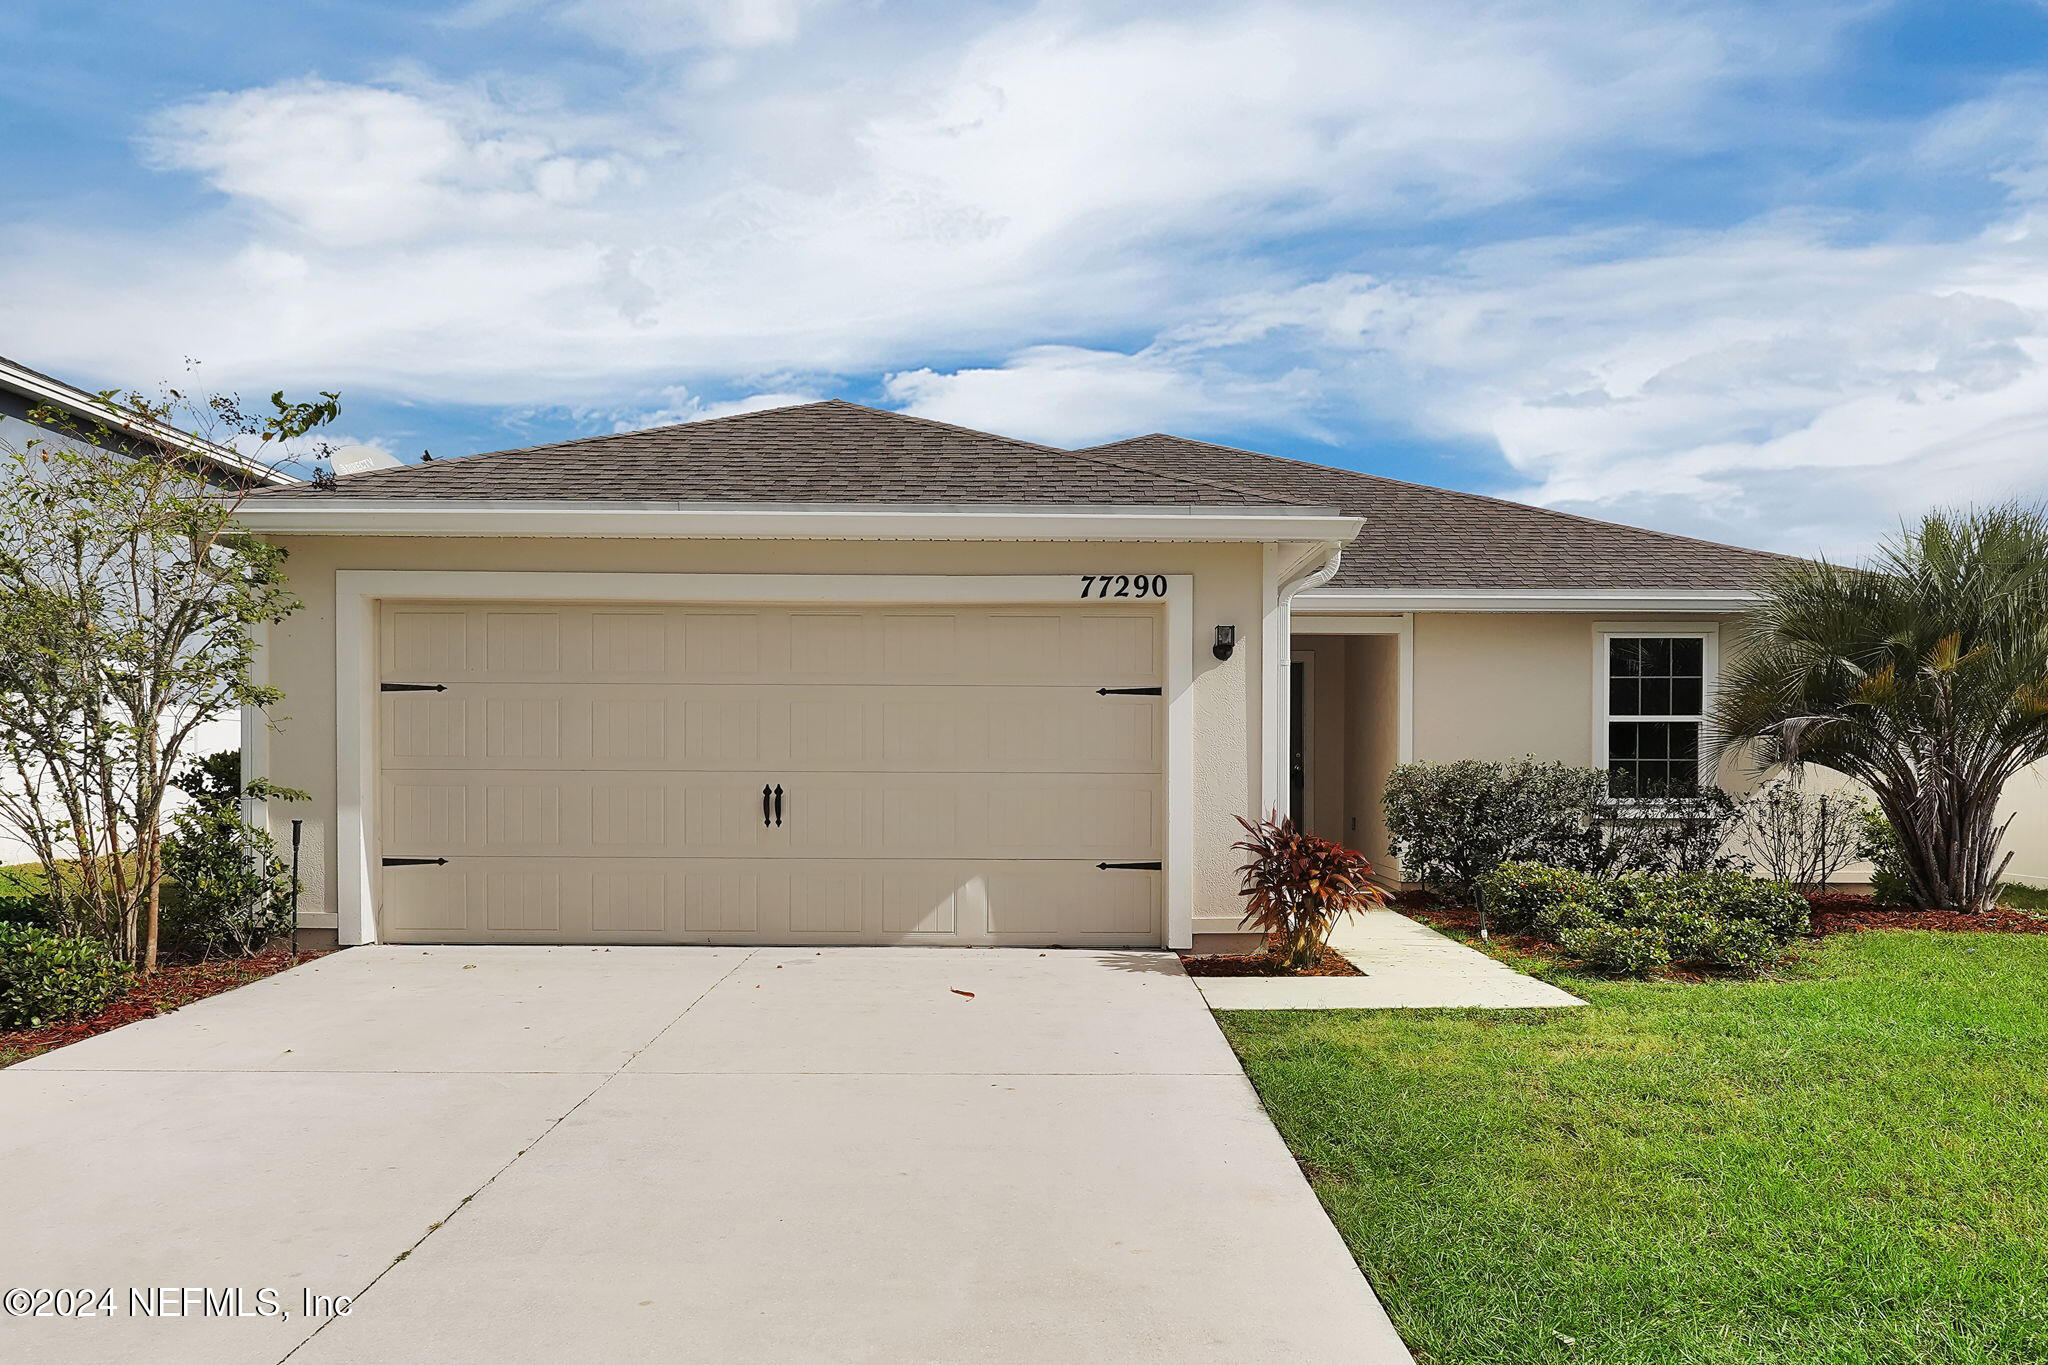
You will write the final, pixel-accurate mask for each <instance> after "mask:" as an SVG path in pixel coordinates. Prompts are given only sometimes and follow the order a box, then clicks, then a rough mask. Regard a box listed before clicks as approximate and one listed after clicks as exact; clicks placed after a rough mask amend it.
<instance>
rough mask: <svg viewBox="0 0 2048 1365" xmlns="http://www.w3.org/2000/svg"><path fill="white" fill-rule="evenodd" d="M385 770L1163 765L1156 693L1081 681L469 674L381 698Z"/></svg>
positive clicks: (1137, 768) (1112, 768)
mask: <svg viewBox="0 0 2048 1365" xmlns="http://www.w3.org/2000/svg"><path fill="white" fill-rule="evenodd" d="M382 710H383V717H384V723H383V726H382V734H381V739H380V745H381V749H382V753H383V763H384V767H385V768H386V769H387V770H415V769H431V770H435V771H447V770H451V769H458V770H459V769H477V770H487V769H520V768H531V767H535V766H549V767H556V766H560V767H570V768H576V767H585V768H624V769H661V768H669V769H674V768H693V769H714V770H716V769H722V770H730V771H737V770H742V769H744V770H752V771H762V772H764V773H767V774H768V775H770V776H773V775H774V772H775V770H777V769H782V770H785V771H799V772H806V771H817V770H831V769H839V770H843V771H848V772H969V771H983V772H986V771H996V772H1104V773H1157V772H1158V771H1159V770H1160V766H1161V763H1160V758H1161V754H1160V744H1161V733H1160V731H1161V715H1160V706H1159V702H1158V699H1157V698H1153V697H1145V696H1101V695H1098V694H1097V693H1096V691H1095V690H1094V689H1093V688H1085V689H1084V688H1079V687H1062V688H1053V687H1035V688H1033V687H971V688H937V687H878V686H818V687H811V686H766V685H762V686H750V687H711V686H693V687H659V686H646V685H615V684H585V685H580V686H578V685H569V684H560V683H538V684H504V683H459V684H453V685H451V690H450V691H448V692H445V693H436V692H428V693H421V692H390V693H385V694H384V696H383V707H382Z"/></svg>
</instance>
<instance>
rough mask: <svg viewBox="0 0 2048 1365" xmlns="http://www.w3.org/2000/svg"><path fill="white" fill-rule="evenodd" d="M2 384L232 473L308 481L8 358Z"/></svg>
mask: <svg viewBox="0 0 2048 1365" xmlns="http://www.w3.org/2000/svg"><path fill="white" fill-rule="evenodd" d="M0 383H4V384H6V385H7V387H8V388H11V389H13V390H15V391H16V392H17V393H20V394H23V395H25V396H26V397H29V398H39V399H41V400H42V401H43V402H45V403H50V404H54V405H55V406H57V407H60V408H64V409H67V410H68V411H71V412H75V413H77V414H78V415H79V416H80V417H84V418H89V419H90V420H92V421H95V422H104V423H105V424H106V425H108V426H110V427H115V428H117V429H119V430H121V431H125V432H127V433H128V434H129V435H131V436H140V437H143V438H144V439H146V440H151V441H161V442H163V443H164V444H165V445H168V446H172V447H174V448H176V449H180V450H189V451H192V452H193V453H195V454H198V455H201V456H204V457H205V458H206V459H208V460H211V461H212V462H213V463H214V464H217V465H219V466H221V467H222V468H223V469H227V470H231V471H233V472H234V473H237V474H248V475H253V476H254V477H256V478H259V479H261V480H263V482H265V483H267V484H271V485H273V486H277V487H282V486H284V485H287V484H299V483H304V482H305V480H304V479H301V478H299V477H298V476H297V475H295V474H287V473H285V472H284V471H283V470H281V469H273V468H271V467H270V466H268V465H264V464H259V463H258V462H257V461H255V460H252V459H250V458H249V457H248V456H246V455H244V454H242V453H241V452H240V451H239V450H235V449H232V448H231V447H228V446H224V445H221V444H220V443H219V442H217V441H209V440H207V439H206V438H205V437H203V436H195V435H193V434H192V433H191V432H189V431H181V430H179V429H178V428H177V427H173V426H166V425H165V424H163V423H161V422H152V421H147V420H145V419H143V418H140V417H136V416H134V415H133V414H130V413H123V412H120V411H117V410H110V409H108V408H107V407H106V406H105V405H104V404H102V403H101V401H100V398H99V395H97V394H91V393H87V392H86V391H85V390H84V389H77V388H73V387H72V386H71V385H69V384H66V383H63V382H62V381H60V380H56V379H52V378H50V377H49V376H48V375H42V374H37V373H36V372H35V371H34V370H25V369H23V368H22V367H21V366H19V365H16V364H14V363H12V362H11V361H8V360H6V359H0Z"/></svg>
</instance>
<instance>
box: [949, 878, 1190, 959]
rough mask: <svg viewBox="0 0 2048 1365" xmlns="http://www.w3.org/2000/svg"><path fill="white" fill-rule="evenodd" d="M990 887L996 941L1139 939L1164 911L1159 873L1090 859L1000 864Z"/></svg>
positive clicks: (1150, 931)
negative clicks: (1103, 935)
mask: <svg viewBox="0 0 2048 1365" xmlns="http://www.w3.org/2000/svg"><path fill="white" fill-rule="evenodd" d="M986 887H987V890H986V896H987V901H988V929H989V935H990V937H991V938H993V939H997V940H1017V941H1034V942H1072V941H1076V940H1079V939H1083V938H1086V937H1087V936H1089V935H1091V934H1096V933H1103V932H1109V933H1112V934H1120V935H1123V936H1127V937H1128V939H1129V941H1131V942H1138V941H1142V940H1145V939H1146V937H1147V936H1148V935H1150V934H1153V933H1156V932H1157V926H1158V925H1159V923H1160V921H1161V919H1162V918H1163V916H1164V913H1165V907H1164V905H1163V904H1162V902H1161V899H1160V897H1161V892H1162V887H1161V882H1160V879H1159V877H1158V876H1157V875H1156V874H1154V873H1150V872H1140V871H1131V870H1127V869H1119V868H1112V869H1108V870H1104V869H1101V868H1097V867H1096V866H1095V865H1094V864H1092V863H1079V864H1076V863H1016V864H1009V865H999V866H997V867H996V868H994V869H992V870H991V871H990V872H989V874H988V876H987V879H986Z"/></svg>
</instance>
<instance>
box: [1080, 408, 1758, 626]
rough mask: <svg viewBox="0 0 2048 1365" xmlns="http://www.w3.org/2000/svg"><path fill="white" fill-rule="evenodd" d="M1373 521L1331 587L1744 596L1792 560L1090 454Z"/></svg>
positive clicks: (1276, 473) (1272, 476)
mask: <svg viewBox="0 0 2048 1365" xmlns="http://www.w3.org/2000/svg"><path fill="white" fill-rule="evenodd" d="M1081 453H1082V454H1086V455H1102V456H1106V457H1111V458H1114V459H1117V460H1120V461H1122V462H1123V463H1125V464H1134V465H1143V466H1146V467H1148V468H1157V469H1165V468H1171V469H1173V470H1175V471H1177V472H1180V473H1185V474H1197V475H1201V476H1203V477H1206V478H1213V479H1227V480H1229V481H1230V482H1231V483H1233V484H1236V485H1238V486H1240V487H1244V488H1250V489H1253V490H1254V491H1258V492H1263V493H1266V494H1268V495H1270V496H1272V497H1276V498H1284V499H1287V500H1289V501H1297V502H1298V501H1312V502H1318V503H1323V504H1327V505H1331V506H1335V507H1337V508H1339V509H1341V510H1342V511H1344V512H1346V513H1349V514H1350V515H1352V516H1360V517H1364V518H1365V519H1366V520H1365V529H1364V530H1363V531H1361V532H1360V533H1359V536H1358V540H1357V542H1356V543H1355V544H1353V545H1351V546H1350V547H1348V548H1347V549H1346V550H1345V551H1344V564H1343V567H1341V568H1340V569H1339V570H1338V571H1337V576H1336V577H1335V578H1334V579H1332V580H1331V582H1330V586H1331V587H1332V588H1424V589H1428V588H1444V589H1459V588H1469V589H1474V590H1480V591H1484V590H1488V589H1539V590H1540V589H1545V588H1554V589H1572V588H1706V589H1713V588H1733V589H1743V588H1748V587H1752V586H1754V585H1755V584H1756V583H1757V582H1758V581H1759V580H1761V579H1763V578H1765V577H1767V576H1768V575H1770V574H1771V573H1772V572H1773V571H1774V570H1777V569H1780V568H1783V567H1784V566H1785V565H1787V564H1790V563H1792V562H1793V561H1792V560H1790V559H1788V558H1787V557H1785V556H1783V555H1775V554H1769V553H1767V552H1765V551H1762V550H1745V549H1741V548H1738V547H1736V546H1733V545H1720V544H1717V543H1715V542H1713V541H1710V540H1695V539H1693V538H1692V537H1690V536H1678V535H1671V534H1669V533H1667V532H1664V531H1646V530H1644V529H1643V528H1641V527H1639V526H1623V525H1620V524H1618V523H1616V522H1611V521H1595V520H1593V519H1592V518H1590V517H1580V516H1573V515H1572V514H1571V513H1569V512H1553V511H1551V510H1550V509H1548V508H1544V507H1531V506H1529V505H1528V504H1526V503H1519V502H1507V501H1505V500H1503V499H1500V498H1489V497H1485V496H1482V495H1480V494H1477V493H1457V492H1452V491H1450V490H1449V489H1443V488H1430V487H1427V486H1425V485H1422V484H1413V483H1403V482H1401V481H1400V480H1398V479H1387V478H1381V477H1380V476H1378V475H1376V474H1362V473H1359V472H1358V471H1356V470H1351V469H1331V468H1328V467H1326V466H1324V465H1316V464H1307V463H1305V462H1303V461H1300V460H1288V459H1282V458H1280V457H1279V456H1275V455H1261V454H1258V453H1257V452H1255V451H1249V450H1235V449H1232V448H1231V447H1229V446H1218V445H1210V444H1208V443H1207V442H1203V441H1190V440H1187V439H1186V438H1184V437H1180V436H1166V435H1160V434H1155V435H1151V436H1138V437H1134V438H1132V439H1131V440H1128V441H1114V442H1111V443H1110V444H1108V445H1103V446H1094V447H1091V448H1090V449H1088V450H1085V451H1083V452H1081Z"/></svg>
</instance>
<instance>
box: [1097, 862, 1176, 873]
mask: <svg viewBox="0 0 2048 1365" xmlns="http://www.w3.org/2000/svg"><path fill="white" fill-rule="evenodd" d="M1095 866H1096V868H1097V869H1098V870H1099V871H1103V872H1108V871H1112V870H1116V869H1122V870H1124V871H1128V872H1158V871H1160V870H1162V869H1163V868H1164V867H1165V866H1166V865H1165V864H1164V863H1097V864H1096V865H1095Z"/></svg>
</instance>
